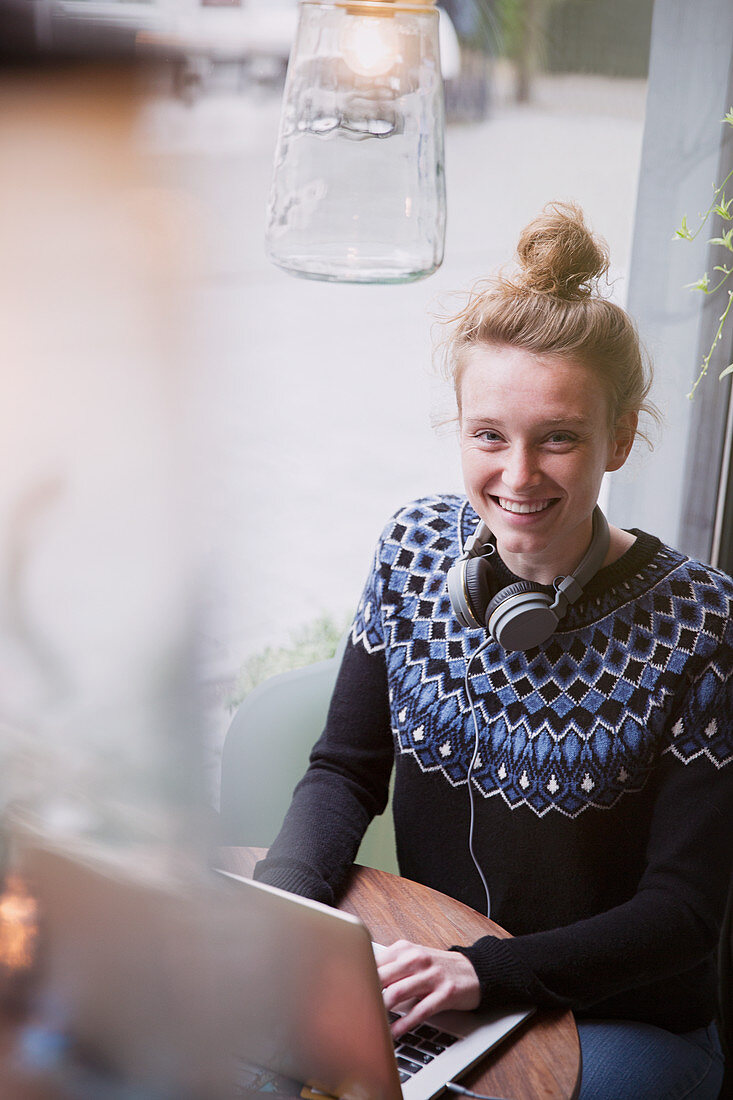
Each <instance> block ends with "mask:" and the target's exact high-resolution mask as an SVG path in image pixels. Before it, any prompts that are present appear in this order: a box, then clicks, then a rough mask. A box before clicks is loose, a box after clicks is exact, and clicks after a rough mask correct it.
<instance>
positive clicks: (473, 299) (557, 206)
mask: <svg viewBox="0 0 733 1100" xmlns="http://www.w3.org/2000/svg"><path fill="white" fill-rule="evenodd" d="M517 260H518V262H519V270H518V272H516V273H515V274H513V275H510V276H506V275H504V274H499V275H497V276H496V277H495V278H494V279H491V280H488V281H486V282H482V283H480V284H478V285H477V286H476V287H474V289H473V290H472V292H471V294H470V296H469V300H468V303H467V305H466V306H465V308H464V309H462V310H461V311H460V313H458V314H457V315H456V316H455V317H453V318H451V319H450V320H449V322H448V323H449V324H451V325H452V326H453V328H452V331H451V333H450V335H449V337H448V339H447V340H446V342H445V349H444V350H445V359H444V366H445V372H446V374H447V376H448V378H449V379H450V380H451V382H452V384H453V388H454V391H455V395H456V401H457V404H458V412H459V415H460V411H461V377H462V374H463V370H464V369H465V365H466V352H467V350H469V349H470V348H472V347H475V346H477V345H480V344H489V345H491V344H495V345H504V346H508V347H514V348H524V349H526V350H527V351H531V352H534V353H536V354H541V355H554V356H558V357H560V358H562V359H566V360H573V361H574V362H580V363H582V364H583V365H585V366H586V367H588V368H589V369H591V370H593V371H594V372H595V373H596V374H597V375H598V376H599V377H600V378H601V380H602V381H603V383H604V384H605V386H606V391H607V393H608V398H609V417H608V420H609V430H613V428H614V427H615V426H616V425H617V424H618V423H619V421H620V420H621V419H622V417H624V416H627V415H628V414H630V413H631V414H633V413H635V414H638V413H640V412H645V413H647V414H648V415H649V416H650V417H651V418H652V419H653V420H658V413H657V410H656V408H655V406H654V405H653V404H652V403H651V402H650V401H649V399H648V397H649V390H650V388H651V383H652V370H651V363H650V362H649V360H648V357H647V356H646V354H645V352H644V350H643V348H642V346H641V343H640V341H639V336H638V334H637V331H636V328H635V326H634V323H633V321H632V320H631V318H630V317H629V315H628V314H627V313H626V311H625V310H623V309H622V308H621V307H620V306H618V305H616V304H615V303H614V302H610V301H608V299H607V298H604V297H603V296H602V295H601V293H600V290H599V282H600V280H601V278H602V277H603V276H605V275H606V274H607V272H608V246H607V244H606V242H605V241H604V240H603V239H602V238H600V237H597V236H595V235H594V234H593V233H592V232H591V231H590V229H589V228H588V226H587V225H586V223H585V219H584V217H583V212H582V210H581V209H580V208H579V207H578V206H575V205H574V204H572V203H559V202H554V203H548V205H547V206H545V208H544V210H543V211H542V213H541V214H540V215H538V217H536V218H535V219H534V220H533V221H531V222H530V223H529V225H528V226H526V228H525V229H524V230H523V231H522V233H521V235H520V238H519V243H518V245H517ZM638 434H640V435H641V436H642V437H643V438H646V439H647V442H649V440H648V438H647V437H646V435H645V434H644V433H643V432H639V433H638Z"/></svg>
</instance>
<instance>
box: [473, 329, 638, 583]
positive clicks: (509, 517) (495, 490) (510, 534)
mask: <svg viewBox="0 0 733 1100" xmlns="http://www.w3.org/2000/svg"><path fill="white" fill-rule="evenodd" d="M458 397H459V406H460V418H459V422H460V438H461V455H462V464H463V478H464V482H465V486H466V493H467V495H468V499H469V500H470V502H471V504H472V505H473V507H474V509H475V511H476V512H477V513H478V515H479V516H480V517H481V519H482V520H483V521H484V522H485V523H486V525H487V526H488V527H489V529H490V530H491V531H492V533H493V534H494V536H495V537H496V543H497V548H498V550H499V553H500V554H501V557H502V558H503V560H504V561H505V562H506V564H507V565H508V566H509V568H510V569H511V570H512V571H513V572H514V573H516V574H517V575H518V576H520V577H524V578H525V579H527V580H534V581H539V582H540V583H543V584H550V583H551V582H552V581H553V580H554V578H555V577H557V576H558V575H561V574H562V575H565V574H567V573H568V572H570V571H571V570H572V569H573V568H574V567H575V566H576V565H577V564H578V563H579V561H580V559H581V558H582V557H583V554H584V553H585V551H586V550H587V548H588V546H589V544H590V539H591V528H592V520H591V515H592V512H593V508H594V506H595V504H596V501H597V500H598V493H599V490H600V486H601V479H602V478H603V474H604V473H605V472H606V471H607V470H617V469H618V468H619V467H620V466H622V465H623V463H624V462H625V461H626V458H627V456H628V453H629V450H630V449H631V444H632V442H633V434H634V432H633V429H634V428H635V426H636V418H635V417H631V418H629V419H628V420H627V422H626V423H625V424H618V425H617V426H616V428H615V430H614V431H613V432H612V433H610V432H609V428H608V415H609V408H608V396H607V394H606V390H605V387H604V385H603V383H602V382H601V380H600V379H599V378H598V377H597V376H596V375H595V374H594V373H593V371H592V370H590V369H589V368H588V367H586V366H584V365H583V364H581V363H576V362H572V361H568V360H566V359H561V358H559V357H557V356H553V355H538V354H535V353H534V352H529V351H524V350H522V349H520V348H512V347H506V346H495V345H489V344H481V345H476V346H475V347H473V348H471V349H470V350H469V351H468V352H467V353H466V359H465V365H464V370H463V374H462V376H461V380H460V390H459V394H458Z"/></svg>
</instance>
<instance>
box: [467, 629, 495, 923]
mask: <svg viewBox="0 0 733 1100" xmlns="http://www.w3.org/2000/svg"><path fill="white" fill-rule="evenodd" d="M492 641H493V639H492V638H491V637H488V638H486V640H485V641H483V642H482V643H481V645H480V646H479V647H478V649H476V650H474V652H473V653H472V654H471V656H470V657H469V658H468V661H467V662H466V676H465V684H466V696H467V698H468V703H469V706H470V707H471V717H472V718H473V730H474V744H473V756H472V758H471V763H470V764H469V766H468V775H467V778H466V783H467V786H468V803H469V807H470V817H469V824H468V851H469V853H470V855H471V859H472V860H473V865H474V867H475V868H476V870H477V871H478V875H479V878H480V879H481V882H482V884H483V887H484V893H485V894H486V916H487V917H490V916H491V894H490V892H489V885H488V883H487V881H486V876H485V875H484V872H483V870H482V869H481V864H480V863H479V861H478V860H477V859H476V854H475V852H474V850H473V833H474V822H475V818H476V814H475V808H474V802H473V786H472V785H471V778H472V774H473V769H474V767H475V766H476V761H477V760H478V754H479V748H480V745H479V732H478V719H477V717H476V707H475V705H474V701H473V693H472V691H471V681H470V679H469V675H470V672H471V664H472V663H473V661H475V659H476V658H477V657H478V656H479V654H481V653H483V651H484V650H485V649H486V647H487V646H488V645H490V643H491V642H492Z"/></svg>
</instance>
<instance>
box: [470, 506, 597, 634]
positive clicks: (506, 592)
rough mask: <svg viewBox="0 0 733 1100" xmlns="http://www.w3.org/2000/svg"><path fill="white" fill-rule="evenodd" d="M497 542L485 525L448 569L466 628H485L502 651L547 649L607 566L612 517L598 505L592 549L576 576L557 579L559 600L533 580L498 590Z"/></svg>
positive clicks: (480, 527) (577, 568)
mask: <svg viewBox="0 0 733 1100" xmlns="http://www.w3.org/2000/svg"><path fill="white" fill-rule="evenodd" d="M492 540H493V535H492V534H491V531H490V530H489V529H488V527H487V526H486V524H485V523H484V522H483V521H481V522H480V523H479V525H478V527H477V528H476V530H475V531H474V533H473V535H471V537H470V538H469V540H468V542H467V543H466V548H465V550H464V551H463V553H462V554H461V556H460V557H459V558H458V560H457V561H456V562H454V564H453V565H452V566H451V567H450V569H449V570H448V595H449V597H450V602H451V606H452V608H453V612H454V614H455V616H456V618H457V619H458V621H459V623H460V624H461V626H464V627H466V629H468V630H475V629H476V627H483V628H484V629H486V630H487V631H488V633H489V634H490V636H491V637H492V638H493V639H494V641H496V642H498V643H499V645H500V646H501V647H502V649H505V650H507V652H513V651H514V650H517V649H532V648H533V647H534V646H537V645H542V643H543V642H546V641H547V639H548V638H550V637H551V636H552V635H553V633H554V632H555V629H556V628H557V625H558V623H559V622H560V619H562V617H563V615H565V613H566V611H567V610H568V607H569V606H570V604H572V603H575V601H576V600H577V599H578V598H579V597H580V596H581V595H582V594H583V589H584V587H585V586H586V585H587V583H588V581H589V580H590V579H591V577H593V576H594V575H595V574H596V573H597V572H598V570H599V569H600V568H601V566H602V565H603V562H604V561H605V558H606V554H607V553H608V545H609V542H610V535H609V531H608V523H607V521H606V517H605V516H604V514H603V512H602V511H601V509H600V508H599V507H598V505H596V506H595V508H594V509H593V534H592V536H591V542H590V546H589V547H588V549H587V551H586V553H585V555H584V556H583V558H582V560H581V562H580V564H579V565H577V566H576V568H575V569H574V570H573V572H572V573H569V574H568V575H567V577H556V578H555V580H554V581H553V587H554V589H555V597H554V599H553V598H552V596H551V595H548V593H547V592H543V591H542V590H541V589H539V588H538V587H537V585H536V584H534V583H533V582H532V581H516V582H515V583H514V584H510V585H508V586H507V587H506V588H502V589H501V590H500V591H498V592H497V591H496V581H495V579H494V571H493V569H492V568H491V563H490V560H489V559H490V558H491V556H492V555H493V554H495V553H496V545H495V543H494V542H493V541H492Z"/></svg>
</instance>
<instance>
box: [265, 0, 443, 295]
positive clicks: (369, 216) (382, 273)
mask: <svg viewBox="0 0 733 1100" xmlns="http://www.w3.org/2000/svg"><path fill="white" fill-rule="evenodd" d="M443 146H444V106H443V85H442V79H441V73H440V52H439V45H438V11H437V9H436V8H435V5H434V0H418V2H412V0H394V2H393V0H378V2H377V0H343V2H341V0H332V2H328V3H327V2H324V0H301V3H300V14H299V19H298V29H297V33H296V38H295V44H294V46H293V50H292V52H291V55H290V62H289V65H288V75H287V79H286V82H285V90H284V94H283V106H282V114H281V119H280V130H279V135H278V141H277V148H276V153H275V165H274V173H273V182H272V188H271V192H270V200H269V204H268V215H267V233H266V250H267V254H268V256H269V258H270V259H271V260H272V261H273V263H275V264H277V265H278V266H279V267H281V268H283V269H284V270H285V271H288V272H290V273H291V274H294V275H300V276H303V277H305V278H309V279H325V280H328V281H333V282H347V283H401V282H410V281H412V280H414V279H421V278H423V277H425V276H426V275H430V274H431V273H432V272H433V271H435V270H436V268H437V267H439V266H440V263H441V262H442V259H443V248H444V239H445V178H444V162H443V157H444V153H443Z"/></svg>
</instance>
